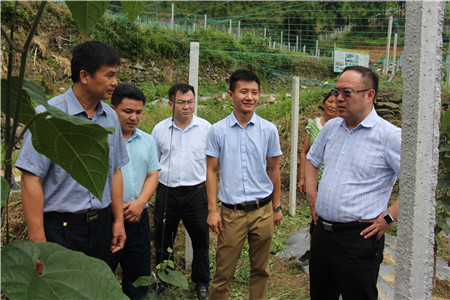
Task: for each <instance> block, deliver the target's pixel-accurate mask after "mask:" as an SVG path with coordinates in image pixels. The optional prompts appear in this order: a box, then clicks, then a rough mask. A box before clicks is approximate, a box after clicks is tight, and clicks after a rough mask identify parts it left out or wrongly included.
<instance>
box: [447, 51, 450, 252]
mask: <svg viewBox="0 0 450 300" xmlns="http://www.w3.org/2000/svg"><path fill="white" fill-rule="evenodd" d="M447 84H450V55H447ZM449 245H450V244H449Z"/></svg>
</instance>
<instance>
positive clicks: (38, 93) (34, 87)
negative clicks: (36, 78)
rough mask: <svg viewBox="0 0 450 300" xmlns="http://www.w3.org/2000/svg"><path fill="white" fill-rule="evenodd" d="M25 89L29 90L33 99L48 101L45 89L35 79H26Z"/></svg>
mask: <svg viewBox="0 0 450 300" xmlns="http://www.w3.org/2000/svg"><path fill="white" fill-rule="evenodd" d="M23 89H24V90H26V91H27V93H28V95H29V96H30V98H31V99H33V100H34V101H36V102H39V103H47V98H46V97H45V91H44V89H43V88H42V86H40V85H38V84H36V83H35V82H33V81H27V80H26V81H25V82H24V83H23Z"/></svg>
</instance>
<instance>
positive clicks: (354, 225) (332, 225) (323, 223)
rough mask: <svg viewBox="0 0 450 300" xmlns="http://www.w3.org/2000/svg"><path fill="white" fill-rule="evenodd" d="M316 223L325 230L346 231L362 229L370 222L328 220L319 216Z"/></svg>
mask: <svg viewBox="0 0 450 300" xmlns="http://www.w3.org/2000/svg"><path fill="white" fill-rule="evenodd" d="M317 225H319V226H320V227H321V228H323V229H324V230H326V231H331V232H333V231H346V230H355V229H364V228H366V227H368V226H370V225H371V224H370V223H364V222H358V221H356V222H349V223H338V222H330V221H327V220H324V219H322V218H321V217H319V219H318V220H317Z"/></svg>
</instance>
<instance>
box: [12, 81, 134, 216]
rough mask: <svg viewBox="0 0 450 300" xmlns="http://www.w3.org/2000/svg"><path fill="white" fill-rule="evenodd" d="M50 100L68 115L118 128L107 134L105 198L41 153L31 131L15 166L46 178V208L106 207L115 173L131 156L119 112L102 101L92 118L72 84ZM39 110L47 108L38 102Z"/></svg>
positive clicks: (72, 210)
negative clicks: (121, 127)
mask: <svg viewBox="0 0 450 300" xmlns="http://www.w3.org/2000/svg"><path fill="white" fill-rule="evenodd" d="M48 104H49V105H52V106H54V107H56V108H59V109H60V110H62V111H64V112H66V113H67V114H69V115H72V116H76V117H78V118H81V119H84V120H86V121H90V122H93V123H97V124H99V125H101V126H103V127H113V126H114V127H115V128H116V130H115V133H114V134H109V135H108V140H109V170H108V175H107V179H106V184H105V189H104V190H103V199H102V202H100V200H99V199H97V198H96V197H94V195H92V194H91V193H90V192H89V191H88V190H87V189H86V188H84V187H83V186H81V185H80V184H79V183H78V182H76V181H75V180H74V179H73V178H72V177H71V176H70V175H69V173H67V172H66V171H64V170H63V169H62V168H61V167H60V166H59V165H57V164H54V163H53V162H51V161H50V159H48V158H47V157H46V156H44V155H42V154H40V153H38V152H37V151H36V150H35V149H34V148H33V145H32V143H31V134H30V132H29V131H28V132H27V133H26V135H25V137H24V141H23V146H22V151H21V152H20V155H19V158H18V159H17V161H16V164H15V166H16V167H17V168H19V169H21V170H25V171H28V172H30V173H33V174H34V175H36V176H38V177H40V178H43V183H42V189H43V192H44V212H52V211H56V212H81V211H86V210H89V209H100V208H104V207H107V206H108V205H109V204H110V203H111V186H112V178H113V173H114V171H115V170H117V169H120V168H121V167H122V166H124V165H125V164H126V163H128V160H129V159H128V154H127V150H126V147H125V142H124V140H123V136H122V130H121V129H120V123H119V119H118V117H117V114H116V112H115V111H114V110H113V109H112V108H111V107H109V106H108V105H106V104H105V103H103V102H101V101H99V103H98V105H97V107H96V109H95V113H94V116H93V118H92V119H91V118H89V117H88V115H87V113H86V112H85V111H84V109H83V107H82V106H81V104H80V102H79V101H78V99H77V98H76V96H75V94H74V93H73V90H72V87H71V88H69V89H68V90H67V91H66V92H65V93H64V94H61V95H59V96H56V97H54V98H52V99H50V100H49V101H48ZM36 111H37V112H43V111H45V108H44V107H42V106H38V107H37V108H36Z"/></svg>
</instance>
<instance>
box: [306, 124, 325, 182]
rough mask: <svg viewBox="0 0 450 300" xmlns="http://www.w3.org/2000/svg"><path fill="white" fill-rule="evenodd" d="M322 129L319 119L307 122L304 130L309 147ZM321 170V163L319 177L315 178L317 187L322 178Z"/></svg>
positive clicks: (322, 167)
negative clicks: (307, 137)
mask: <svg viewBox="0 0 450 300" xmlns="http://www.w3.org/2000/svg"><path fill="white" fill-rule="evenodd" d="M322 128H323V126H322V123H321V122H320V118H316V119H315V120H308V124H307V125H306V128H305V130H306V132H307V133H308V134H309V146H310V147H311V146H312V144H314V141H315V140H316V138H317V136H318V135H319V133H320V131H321V130H322ZM323 169H324V164H323V163H322V166H321V167H320V170H319V176H318V177H317V185H319V182H320V179H321V178H322V174H323Z"/></svg>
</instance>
